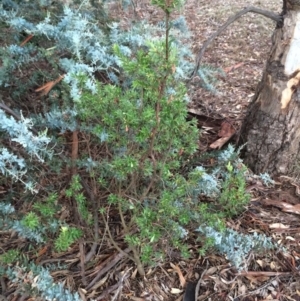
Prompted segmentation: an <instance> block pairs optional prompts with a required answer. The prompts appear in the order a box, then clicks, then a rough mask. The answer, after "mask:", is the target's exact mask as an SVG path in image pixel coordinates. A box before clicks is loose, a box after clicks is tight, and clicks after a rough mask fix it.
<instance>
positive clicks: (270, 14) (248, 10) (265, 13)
mask: <svg viewBox="0 0 300 301" xmlns="http://www.w3.org/2000/svg"><path fill="white" fill-rule="evenodd" d="M247 13H256V14H259V15H262V16H265V17H266V18H269V19H271V20H274V21H275V22H277V23H279V22H281V21H282V16H281V15H277V14H275V13H273V12H271V11H269V10H265V9H260V8H257V7H253V6H249V7H246V8H244V9H242V10H240V11H239V12H237V13H236V14H235V15H233V16H231V17H229V18H228V20H227V21H226V22H225V23H224V24H223V25H222V26H221V27H219V29H218V30H217V31H216V32H215V33H214V34H212V35H211V36H210V37H209V38H208V39H207V40H206V41H205V42H204V44H203V46H202V48H201V49H200V51H199V54H198V56H197V59H196V67H195V69H194V70H193V73H192V75H191V79H192V78H193V77H194V76H195V75H196V74H197V72H198V70H199V67H200V63H201V60H202V57H203V54H204V52H205V50H206V48H207V47H208V46H209V45H210V44H211V43H212V42H213V40H214V39H215V38H216V37H217V36H218V35H220V34H221V33H222V32H223V31H224V30H225V29H226V28H227V27H228V26H229V25H230V24H231V23H233V22H234V21H236V20H237V19H239V18H240V17H241V16H242V15H245V14H247Z"/></svg>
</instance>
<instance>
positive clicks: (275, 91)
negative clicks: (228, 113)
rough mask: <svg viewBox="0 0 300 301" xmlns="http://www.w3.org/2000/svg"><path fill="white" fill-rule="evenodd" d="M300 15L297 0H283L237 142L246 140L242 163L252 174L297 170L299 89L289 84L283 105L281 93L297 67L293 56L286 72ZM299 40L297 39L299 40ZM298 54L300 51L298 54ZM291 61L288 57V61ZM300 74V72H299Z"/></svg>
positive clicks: (295, 72) (283, 172) (299, 120)
mask: <svg viewBox="0 0 300 301" xmlns="http://www.w3.org/2000/svg"><path fill="white" fill-rule="evenodd" d="M297 14H299V15H300V0H283V12H282V16H283V22H282V23H281V24H279V23H278V24H277V27H276V29H275V31H274V34H273V38H272V42H273V46H272V49H271V52H270V57H269V59H268V62H267V65H266V69H265V71H264V74H263V78H262V80H261V82H260V83H259V85H258V87H257V91H256V94H255V96H254V99H253V101H252V103H251V105H250V107H249V109H248V113H247V116H246V119H245V121H244V123H243V126H242V129H241V134H240V144H243V143H247V144H246V146H245V150H244V162H245V163H246V165H247V166H249V167H250V168H251V169H252V170H253V171H254V172H255V173H264V172H268V173H269V174H271V175H273V176H274V175H280V174H285V175H287V174H289V175H294V174H295V173H300V169H299V170H298V171H297V164H298V162H299V163H300V157H299V153H300V127H299V123H300V90H299V88H298V85H297V84H295V85H293V86H292V87H291V90H292V92H293V93H292V97H291V100H290V102H289V103H288V105H287V107H286V108H284V109H283V108H282V106H283V105H282V103H281V101H282V92H283V91H284V90H285V89H286V88H287V85H288V82H289V81H290V79H291V78H293V77H295V76H296V75H297V74H298V73H297V72H298V71H297V70H298V69H299V70H300V65H299V66H296V65H297V64H298V63H299V59H298V61H297V57H296V56H295V66H293V68H294V69H295V70H294V73H293V74H287V72H286V64H287V62H288V60H287V57H288V54H289V50H290V47H291V43H292V40H293V37H294V32H295V28H296V22H297V18H299V15H298V17H297ZM298 43H299V41H298ZM299 56H300V53H299ZM290 62H291V60H290V59H289V64H290ZM299 74H300V73H299Z"/></svg>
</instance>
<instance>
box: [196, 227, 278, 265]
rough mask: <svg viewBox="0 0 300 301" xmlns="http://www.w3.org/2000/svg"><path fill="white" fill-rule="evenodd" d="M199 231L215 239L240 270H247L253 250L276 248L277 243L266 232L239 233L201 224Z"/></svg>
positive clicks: (219, 248)
mask: <svg viewBox="0 0 300 301" xmlns="http://www.w3.org/2000/svg"><path fill="white" fill-rule="evenodd" d="M197 231H199V232H201V233H202V234H204V235H205V236H206V237H208V238H212V239H213V245H214V247H215V248H216V249H217V250H218V251H219V252H220V253H222V254H224V255H226V257H227V258H228V260H230V261H231V263H232V264H233V265H234V266H235V267H236V268H237V269H239V270H241V269H245V270H247V268H248V267H247V262H246V259H247V256H248V255H249V253H250V252H251V251H255V252H261V251H264V250H270V249H274V248H275V247H276V245H275V244H274V243H273V242H272V240H271V239H270V238H269V237H267V236H266V235H264V234H257V233H256V232H254V233H253V234H251V235H247V234H242V233H239V232H237V231H235V230H233V229H230V228H227V229H225V230H224V231H223V232H221V231H217V230H215V229H214V228H212V227H206V226H200V227H199V228H198V229H197Z"/></svg>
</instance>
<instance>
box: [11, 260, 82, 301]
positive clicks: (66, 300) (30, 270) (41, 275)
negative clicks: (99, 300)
mask: <svg viewBox="0 0 300 301" xmlns="http://www.w3.org/2000/svg"><path fill="white" fill-rule="evenodd" d="M56 269H57V268H56ZM5 273H6V275H7V276H8V277H9V278H10V280H11V281H13V282H17V283H18V284H19V286H23V289H25V287H27V289H28V286H30V288H31V290H32V292H35V294H36V295H38V296H42V297H43V298H45V300H49V301H50V300H60V301H82V299H81V298H80V296H79V294H78V293H72V292H70V291H69V290H68V289H66V288H64V285H63V284H62V283H55V282H54V280H53V278H52V276H51V275H50V269H48V268H47V269H46V268H43V267H41V266H38V265H35V264H30V265H29V266H27V267H25V266H17V265H16V266H13V267H9V268H8V269H7V270H6V271H5ZM25 281H26V282H25Z"/></svg>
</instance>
